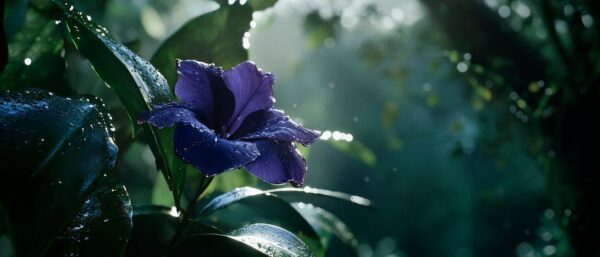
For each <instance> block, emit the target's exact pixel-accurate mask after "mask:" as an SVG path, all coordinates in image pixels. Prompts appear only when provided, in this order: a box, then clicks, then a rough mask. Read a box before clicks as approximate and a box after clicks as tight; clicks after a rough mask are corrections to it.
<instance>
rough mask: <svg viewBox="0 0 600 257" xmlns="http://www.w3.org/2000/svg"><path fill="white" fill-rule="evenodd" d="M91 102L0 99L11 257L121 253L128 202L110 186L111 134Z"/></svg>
mask: <svg viewBox="0 0 600 257" xmlns="http://www.w3.org/2000/svg"><path fill="white" fill-rule="evenodd" d="M95 101H97V100H95V99H89V98H78V99H76V100H71V99H68V98H61V97H57V96H54V95H52V94H51V93H47V92H44V91H40V90H30V91H23V92H5V93H4V94H2V95H0V142H1V144H0V158H1V159H2V160H3V165H4V168H3V169H2V171H1V172H0V176H2V177H3V179H0V202H1V203H2V205H3V206H4V208H5V209H6V212H7V221H8V223H9V225H10V233H11V238H12V241H13V244H14V248H15V252H16V253H17V255H18V256H43V255H44V254H45V253H56V254H67V253H74V254H85V253H90V254H88V255H86V256H114V253H120V252H122V250H123V249H124V247H125V244H126V242H127V238H128V237H129V231H130V229H131V224H130V215H131V209H130V203H129V197H128V196H127V194H126V192H125V191H124V188H123V186H122V184H121V183H119V182H118V181H116V180H114V179H112V178H113V176H115V175H116V174H114V171H113V170H112V168H113V167H114V164H115V163H114V162H115V159H116V153H117V148H116V145H115V144H114V143H113V138H112V136H113V135H112V132H111V131H112V129H113V128H112V126H111V125H110V123H109V122H108V120H109V115H108V113H106V112H105V110H103V108H101V107H100V105H102V104H101V103H98V104H96V103H94V102H95ZM106 219H108V220H109V221H107V222H104V220H106ZM76 228H77V229H76ZM86 237H87V238H88V240H89V243H88V242H77V240H83V239H85V238H86ZM83 241H87V240H83ZM91 253H93V254H91Z"/></svg>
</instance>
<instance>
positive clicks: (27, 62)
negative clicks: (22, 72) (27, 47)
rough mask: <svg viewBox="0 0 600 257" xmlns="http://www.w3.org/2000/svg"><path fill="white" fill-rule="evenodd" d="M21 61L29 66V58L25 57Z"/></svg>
mask: <svg viewBox="0 0 600 257" xmlns="http://www.w3.org/2000/svg"><path fill="white" fill-rule="evenodd" d="M23 63H25V65H27V66H29V65H31V59H30V58H25V60H23Z"/></svg>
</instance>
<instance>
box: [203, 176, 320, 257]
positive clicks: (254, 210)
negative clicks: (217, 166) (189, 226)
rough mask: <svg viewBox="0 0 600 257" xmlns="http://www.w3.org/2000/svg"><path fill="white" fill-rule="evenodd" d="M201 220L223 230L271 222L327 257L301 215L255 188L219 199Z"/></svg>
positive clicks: (232, 192)
mask: <svg viewBox="0 0 600 257" xmlns="http://www.w3.org/2000/svg"><path fill="white" fill-rule="evenodd" d="M199 218H200V219H202V220H203V221H204V222H206V223H210V224H213V225H214V226H216V227H219V228H221V229H223V230H232V229H234V228H238V227H240V226H243V225H245V224H248V223H252V222H267V223H270V224H274V225H277V226H280V227H283V228H285V229H287V230H289V231H292V232H294V233H295V234H296V235H298V236H299V237H300V238H301V239H302V241H304V242H305V243H306V244H307V245H308V246H309V247H310V249H311V250H312V251H313V252H314V253H316V254H317V256H323V255H324V254H325V252H324V248H323V246H322V245H321V242H320V240H319V235H318V234H317V232H316V231H315V230H314V229H313V227H312V226H311V225H310V224H309V223H308V222H307V221H306V219H304V217H302V215H300V213H298V211H296V210H295V209H294V208H293V207H292V206H291V205H290V204H289V203H288V202H286V201H284V200H283V199H281V198H279V197H277V196H275V195H273V194H269V193H265V192H264V191H261V190H258V189H255V188H251V187H244V188H238V189H235V190H233V191H230V192H228V193H225V194H222V195H219V196H217V197H215V198H214V199H213V200H212V201H210V202H209V203H208V204H207V205H205V207H204V208H203V209H202V210H201V211H200V215H199Z"/></svg>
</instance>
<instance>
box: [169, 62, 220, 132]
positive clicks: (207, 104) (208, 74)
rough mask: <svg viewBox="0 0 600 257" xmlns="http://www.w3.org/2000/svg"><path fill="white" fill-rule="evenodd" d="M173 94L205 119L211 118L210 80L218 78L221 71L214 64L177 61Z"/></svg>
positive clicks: (211, 97)
mask: <svg viewBox="0 0 600 257" xmlns="http://www.w3.org/2000/svg"><path fill="white" fill-rule="evenodd" d="M177 75H178V77H177V83H175V95H177V98H179V100H181V101H182V102H183V103H184V104H185V105H186V106H188V107H189V108H190V109H192V110H194V111H195V112H197V113H202V115H203V116H205V118H206V119H208V120H210V119H212V117H211V116H212V113H213V112H214V110H213V94H212V89H211V80H214V79H215V78H216V79H220V77H221V71H220V70H219V69H218V68H217V67H216V66H214V65H209V64H206V63H201V62H198V61H194V60H178V61H177Z"/></svg>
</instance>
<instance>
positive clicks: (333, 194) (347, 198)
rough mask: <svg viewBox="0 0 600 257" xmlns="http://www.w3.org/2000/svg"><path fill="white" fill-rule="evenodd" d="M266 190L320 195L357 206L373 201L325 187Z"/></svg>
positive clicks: (368, 204)
mask: <svg viewBox="0 0 600 257" xmlns="http://www.w3.org/2000/svg"><path fill="white" fill-rule="evenodd" d="M266 192H267V193H273V194H276V195H278V196H281V197H286V196H290V197H294V198H298V197H310V196H320V197H327V198H332V199H337V200H342V201H344V202H348V203H352V204H356V205H359V206H364V207H373V203H372V202H371V200H369V199H367V198H364V197H361V196H357V195H351V194H346V193H342V192H337V191H331V190H326V189H319V188H312V187H304V188H293V187H286V188H278V189H273V190H268V191H266Z"/></svg>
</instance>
